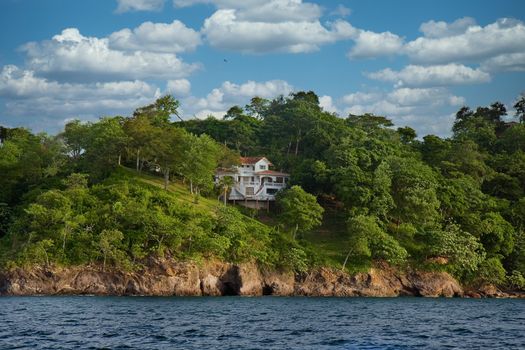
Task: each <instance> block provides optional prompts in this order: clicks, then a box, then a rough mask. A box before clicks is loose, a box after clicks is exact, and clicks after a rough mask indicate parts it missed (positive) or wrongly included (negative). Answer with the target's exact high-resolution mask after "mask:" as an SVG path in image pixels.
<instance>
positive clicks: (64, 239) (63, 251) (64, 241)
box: [62, 229, 67, 255]
mask: <svg viewBox="0 0 525 350" xmlns="http://www.w3.org/2000/svg"><path fill="white" fill-rule="evenodd" d="M66 235H67V231H66V229H64V235H63V237H62V253H63V254H64V255H65V254H66Z"/></svg>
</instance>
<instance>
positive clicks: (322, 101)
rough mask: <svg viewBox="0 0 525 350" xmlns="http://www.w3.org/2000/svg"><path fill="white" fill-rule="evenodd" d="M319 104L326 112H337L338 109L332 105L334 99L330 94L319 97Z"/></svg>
mask: <svg viewBox="0 0 525 350" xmlns="http://www.w3.org/2000/svg"><path fill="white" fill-rule="evenodd" d="M319 106H321V108H323V110H325V111H327V112H330V113H339V109H338V108H337V107H336V106H335V105H334V100H333V99H332V97H331V96H328V95H324V96H321V97H319Z"/></svg>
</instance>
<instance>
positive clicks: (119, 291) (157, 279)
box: [0, 260, 525, 298]
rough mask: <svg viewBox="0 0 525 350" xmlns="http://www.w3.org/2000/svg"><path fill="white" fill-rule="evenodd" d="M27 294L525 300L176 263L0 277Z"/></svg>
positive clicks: (394, 281)
mask: <svg viewBox="0 0 525 350" xmlns="http://www.w3.org/2000/svg"><path fill="white" fill-rule="evenodd" d="M26 295H27V296H28V295H99V296H227V295H239V296H263V295H274V296H322V297H398V296H417V297H419V296H420V297H467V298H468V297H471V298H483V297H490V298H494V297H496V298H515V297H525V294H523V293H515V292H502V291H500V290H498V289H497V288H495V287H494V286H490V285H485V286H482V287H480V288H477V289H475V290H472V289H466V288H464V287H462V286H461V285H460V284H459V282H458V281H457V280H455V279H454V278H453V277H452V276H450V275H449V274H448V273H446V272H425V271H407V272H400V271H396V270H394V269H391V268H388V267H383V268H372V269H370V271H369V272H367V273H357V274H354V275H350V274H348V273H344V272H342V271H340V270H335V269H330V268H317V269H313V270H310V271H308V272H305V273H293V272H286V271H277V270H265V269H260V268H258V267H257V266H256V265H255V264H253V263H245V264H231V263H222V262H208V263H205V264H202V265H198V264H196V263H192V262H175V261H170V260H151V261H149V262H148V264H147V266H145V267H144V268H143V269H141V270H139V271H134V272H126V271H121V270H111V271H102V270H101V269H100V268H99V267H98V266H96V267H89V266H83V267H68V268H63V267H62V268H59V267H53V268H44V267H36V268H32V269H21V268H17V269H13V270H11V271H8V272H0V296H26Z"/></svg>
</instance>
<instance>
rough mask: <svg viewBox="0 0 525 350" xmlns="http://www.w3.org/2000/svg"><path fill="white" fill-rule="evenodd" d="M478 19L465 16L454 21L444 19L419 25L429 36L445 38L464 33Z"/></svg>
mask: <svg viewBox="0 0 525 350" xmlns="http://www.w3.org/2000/svg"><path fill="white" fill-rule="evenodd" d="M475 25H476V21H475V20H474V19H473V18H471V17H463V18H459V19H457V20H455V21H454V22H452V23H447V22H443V21H439V22H436V21H433V20H432V21H428V22H425V23H423V24H421V26H420V27H419V30H420V31H421V32H422V33H423V34H424V35H425V36H426V37H428V38H443V37H447V36H454V35H459V34H463V33H464V32H465V31H466V30H467V29H468V28H469V27H472V26H475Z"/></svg>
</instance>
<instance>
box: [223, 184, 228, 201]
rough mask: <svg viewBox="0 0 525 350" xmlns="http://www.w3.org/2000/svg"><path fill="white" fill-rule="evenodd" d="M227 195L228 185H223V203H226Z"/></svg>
mask: <svg viewBox="0 0 525 350" xmlns="http://www.w3.org/2000/svg"><path fill="white" fill-rule="evenodd" d="M227 195H228V187H224V198H223V199H224V205H226V196H227Z"/></svg>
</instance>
